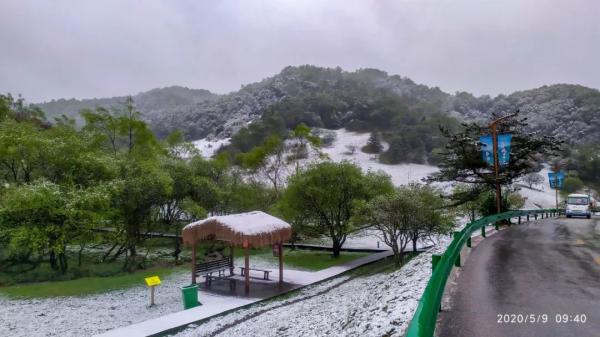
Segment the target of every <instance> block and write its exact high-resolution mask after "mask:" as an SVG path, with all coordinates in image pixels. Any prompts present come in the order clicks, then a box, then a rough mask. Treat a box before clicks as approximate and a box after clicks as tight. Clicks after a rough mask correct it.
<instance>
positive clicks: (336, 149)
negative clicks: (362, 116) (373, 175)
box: [322, 129, 437, 185]
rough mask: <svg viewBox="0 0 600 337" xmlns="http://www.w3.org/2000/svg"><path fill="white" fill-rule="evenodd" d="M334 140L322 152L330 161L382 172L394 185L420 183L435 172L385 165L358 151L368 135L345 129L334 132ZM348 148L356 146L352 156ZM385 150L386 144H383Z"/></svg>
mask: <svg viewBox="0 0 600 337" xmlns="http://www.w3.org/2000/svg"><path fill="white" fill-rule="evenodd" d="M335 134H336V140H335V142H334V144H333V146H331V147H326V148H324V149H323V150H322V151H323V152H324V153H326V154H327V155H328V156H329V158H331V160H333V161H336V162H339V161H342V160H348V161H351V162H354V163H356V164H357V165H358V166H360V167H361V168H362V169H363V170H365V171H366V170H372V171H379V170H381V171H384V172H385V173H387V174H389V175H390V176H391V177H392V181H393V182H394V185H405V184H407V183H409V182H421V179H423V178H425V177H427V176H428V175H430V174H431V173H433V172H436V171H437V167H435V166H431V165H420V164H400V165H387V164H382V163H380V162H379V161H378V160H377V155H373V154H367V153H364V152H362V151H361V150H360V149H361V148H362V147H363V146H365V145H366V144H367V140H368V139H369V136H370V134H369V133H356V132H351V131H347V130H346V129H339V130H335ZM349 146H356V147H357V150H356V152H355V153H354V154H350V153H349V151H348V147H349ZM384 147H385V148H387V144H384Z"/></svg>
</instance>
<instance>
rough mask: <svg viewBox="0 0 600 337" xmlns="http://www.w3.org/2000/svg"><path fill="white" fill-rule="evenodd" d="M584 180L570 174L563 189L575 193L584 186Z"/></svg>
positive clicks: (564, 182)
mask: <svg viewBox="0 0 600 337" xmlns="http://www.w3.org/2000/svg"><path fill="white" fill-rule="evenodd" d="M584 186H585V185H584V183H583V181H581V179H579V178H578V177H575V176H568V177H566V178H565V180H564V181H563V186H562V191H563V192H565V193H567V194H568V193H575V192H577V191H580V190H581V189H583V187H584Z"/></svg>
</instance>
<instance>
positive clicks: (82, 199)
mask: <svg viewBox="0 0 600 337" xmlns="http://www.w3.org/2000/svg"><path fill="white" fill-rule="evenodd" d="M109 200H110V197H109V193H108V191H107V189H106V188H105V187H104V186H99V187H91V188H88V189H71V190H63V189H61V187H60V186H58V185H56V184H54V183H51V182H47V181H37V182H35V183H32V184H25V185H21V186H18V187H12V188H10V189H9V190H8V191H7V192H6V193H5V195H4V196H3V198H2V201H1V203H0V237H3V238H6V240H7V241H8V242H7V243H8V250H9V252H10V253H11V254H12V255H26V256H30V255H31V254H37V255H38V256H43V255H44V254H45V253H46V252H48V254H49V256H50V265H51V266H52V268H54V269H60V271H61V272H62V273H65V272H66V270H67V266H68V262H67V255H66V248H67V245H68V244H72V243H75V242H76V241H77V240H82V239H87V238H88V237H89V236H90V235H91V234H92V230H93V229H94V228H95V227H96V226H98V225H99V224H100V223H101V219H102V215H103V214H102V212H103V210H106V209H107V208H108V204H109Z"/></svg>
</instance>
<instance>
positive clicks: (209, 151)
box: [192, 138, 231, 158]
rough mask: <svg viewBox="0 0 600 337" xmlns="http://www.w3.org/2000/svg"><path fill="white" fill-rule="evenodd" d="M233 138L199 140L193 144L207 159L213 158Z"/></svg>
mask: <svg viewBox="0 0 600 337" xmlns="http://www.w3.org/2000/svg"><path fill="white" fill-rule="evenodd" d="M230 141H231V138H224V139H207V138H203V139H199V140H195V141H193V142H192V144H194V145H195V146H196V148H197V149H198V150H199V151H200V154H202V156H203V157H205V158H210V157H212V156H213V155H214V154H215V152H217V150H218V149H219V148H221V146H225V145H228V144H229V142H230Z"/></svg>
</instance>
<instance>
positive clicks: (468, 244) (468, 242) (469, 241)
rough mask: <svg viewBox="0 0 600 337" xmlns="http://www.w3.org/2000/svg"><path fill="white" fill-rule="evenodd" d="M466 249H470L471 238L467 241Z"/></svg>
mask: <svg viewBox="0 0 600 337" xmlns="http://www.w3.org/2000/svg"><path fill="white" fill-rule="evenodd" d="M467 247H469V248H471V237H469V238H468V239H467Z"/></svg>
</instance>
